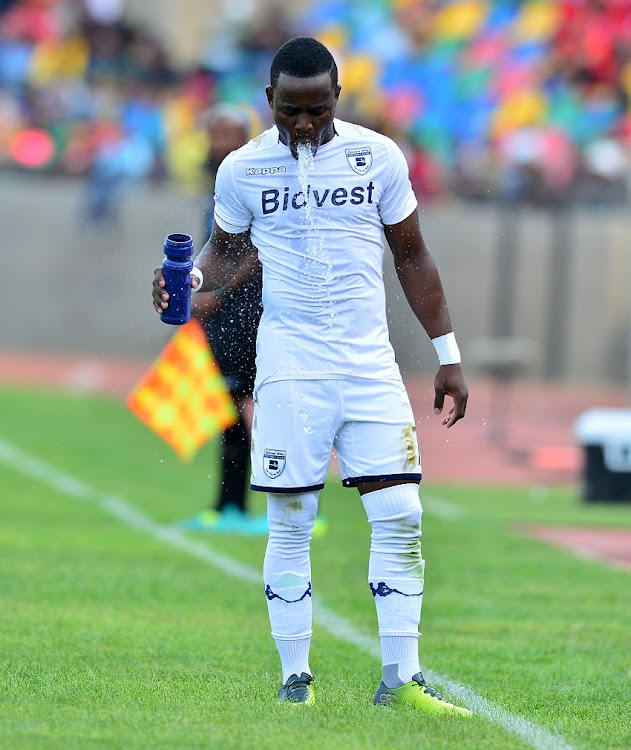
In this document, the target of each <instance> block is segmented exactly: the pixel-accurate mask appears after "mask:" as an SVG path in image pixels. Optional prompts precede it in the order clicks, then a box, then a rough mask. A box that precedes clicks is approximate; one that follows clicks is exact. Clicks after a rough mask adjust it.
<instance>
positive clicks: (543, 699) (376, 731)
mask: <svg viewBox="0 0 631 750" xmlns="http://www.w3.org/2000/svg"><path fill="white" fill-rule="evenodd" d="M0 415H1V417H0V438H3V439H5V440H8V441H10V442H11V443H12V444H13V445H14V446H16V447H18V448H19V449H21V450H22V451H24V452H26V453H28V454H29V455H31V456H33V457H36V458H38V459H40V460H43V461H45V462H46V463H48V464H50V465H53V466H55V467H56V468H58V469H59V470H61V471H63V472H64V473H66V474H70V475H72V476H74V477H76V478H78V479H80V480H81V481H82V482H84V483H85V484H86V485H88V486H90V487H92V488H94V489H96V490H98V491H99V492H107V493H112V494H115V495H117V496H119V497H121V498H123V499H124V500H125V501H126V502H128V503H129V504H131V505H133V506H134V507H135V508H137V509H139V510H141V511H142V512H143V513H144V514H145V515H147V516H150V517H151V518H152V519H154V520H156V521H158V522H161V523H167V524H168V523H171V522H172V521H173V520H174V519H177V518H181V517H184V516H186V515H189V514H192V513H194V512H196V511H197V510H199V509H200V507H201V506H202V505H203V504H205V502H206V501H207V499H208V496H209V494H210V493H211V491H212V490H213V488H214V487H215V481H214V476H215V473H216V462H215V451H216V445H210V446H206V447H205V448H204V449H203V450H202V451H201V452H200V454H199V455H198V457H197V458H196V460H195V462H194V463H193V465H192V466H183V465H182V464H180V463H179V461H178V460H177V459H176V458H175V457H174V455H173V454H172V453H171V452H170V450H169V449H168V448H167V447H166V446H165V445H164V444H163V443H162V442H161V441H160V440H159V439H158V438H156V437H155V436H153V435H152V434H151V433H150V432H149V431H148V430H147V429H146V428H145V427H144V426H143V425H141V424H139V423H138V422H137V421H136V420H135V419H134V418H133V417H132V416H131V415H130V414H129V413H128V412H127V411H126V409H125V407H124V406H123V405H122V404H120V403H118V402H115V401H110V400H107V399H98V398H93V397H84V396H73V395H62V394H51V393H45V392H26V391H24V392H21V391H18V390H3V391H0ZM209 477H210V479H209ZM423 491H424V492H426V493H429V494H431V495H435V496H437V497H440V498H443V499H444V500H447V501H449V502H450V503H453V504H454V505H457V506H458V507H459V508H460V509H461V510H462V511H463V515H462V517H460V518H458V519H457V520H456V521H451V522H445V521H443V520H441V519H440V518H438V517H436V516H432V515H431V513H430V512H429V511H428V512H427V513H426V516H425V518H424V521H423V528H424V534H423V554H424V557H425V559H426V561H427V573H426V597H425V602H424V605H423V620H422V628H421V629H422V632H423V637H422V639H421V654H422V662H423V664H424V665H425V666H426V667H428V668H430V669H432V670H434V671H435V672H438V673H440V674H443V675H446V676H448V677H450V678H451V679H452V680H455V681H458V682H460V683H462V684H465V685H468V686H470V687H471V688H472V689H473V690H475V691H476V692H477V693H478V694H479V695H481V696H483V697H485V698H487V699H489V700H490V701H492V702H493V703H495V704H496V705H498V706H500V707H501V708H503V709H505V710H507V711H509V712H511V713H513V714H515V715H519V716H521V717H523V718H525V719H526V720H528V721H531V722H535V723H537V724H539V725H541V726H543V727H545V728H546V729H548V730H549V731H551V732H560V734H561V735H562V736H563V737H564V738H565V739H566V740H567V741H568V742H569V743H571V744H573V745H575V746H577V747H582V748H607V749H609V748H628V747H630V746H631V724H630V721H629V718H628V706H629V703H630V702H631V689H630V684H631V657H630V653H631V651H630V649H629V645H630V633H631V607H629V591H630V590H631V574H630V573H628V572H625V571H620V570H615V569H613V568H609V567H607V566H606V565H604V564H600V563H593V562H586V561H582V560H579V559H576V558H574V557H572V556H571V555H570V554H568V553H566V552H564V551H562V550H558V549H555V548H553V547H550V546H548V545H545V544H542V543H539V542H537V541H535V540H532V539H529V538H525V537H523V536H521V535H520V534H519V533H517V532H516V531H515V525H516V524H518V523H523V522H537V523H563V524H586V525H590V524H591V525H601V526H618V527H627V528H628V527H630V526H631V507H629V506H614V507H611V506H602V505H589V506H588V505H584V504H582V503H581V502H580V501H579V500H578V499H577V497H576V495H577V492H576V490H575V489H573V488H568V489H565V490H559V489H550V488H534V489H531V488H524V489H514V488H511V489H508V488H497V487H493V488H490V487H466V488H463V487H437V486H433V487H430V486H427V487H423ZM252 500H253V504H254V506H255V509H257V510H259V511H260V510H262V507H263V497H262V496H261V495H253V496H252ZM428 507H431V504H429V503H428ZM322 508H323V511H324V513H325V515H326V516H327V518H328V520H329V522H330V531H329V534H328V535H327V536H326V537H324V538H321V539H318V540H315V541H314V543H313V549H312V557H313V571H314V573H313V580H314V588H315V589H316V591H317V592H318V593H319V594H320V595H321V598H322V600H323V601H324V603H325V604H326V605H327V606H328V607H329V608H330V609H333V610H334V611H335V612H336V613H337V614H339V615H341V616H343V617H345V618H346V619H347V620H348V621H349V622H350V623H352V624H353V625H354V626H355V627H356V628H357V629H359V630H361V631H362V632H364V633H366V634H374V633H375V631H376V621H375V614H374V604H373V601H372V597H371V596H370V593H369V591H368V588H367V584H366V569H367V555H368V543H369V527H368V524H367V523H366V520H365V517H364V514H363V510H362V508H361V503H360V502H359V498H358V496H357V494H356V493H355V492H354V491H352V490H343V489H341V488H340V487H339V486H338V484H337V483H335V482H330V483H329V484H328V485H327V487H326V489H325V491H324V493H323V497H322ZM0 519H1V522H0V571H1V573H0V747H7V748H29V749H30V748H46V749H48V748H64V749H67V748H72V749H73V750H74V748H92V747H98V748H126V749H129V748H242V747H244V746H247V747H249V748H253V749H256V750H258V748H277V747H281V746H282V747H285V746H291V745H292V744H293V743H296V744H298V746H300V747H301V748H306V749H307V750H309V749H311V748H318V750H328V749H329V748H330V749H331V750H334V749H335V750H337V749H338V748H344V749H346V748H349V749H350V748H358V749H359V748H362V749H363V748H365V747H367V746H368V747H371V748H372V749H373V750H377V749H381V748H384V749H385V748H388V749H389V748H395V749H398V748H401V749H403V748H416V747H419V746H428V745H430V744H431V747H432V748H488V747H498V748H522V747H528V746H529V745H527V744H526V743H525V742H524V741H523V740H520V739H518V738H516V737H515V736H514V735H511V734H509V733H508V732H507V731H506V730H505V729H503V728H501V727H500V726H498V725H497V724H495V723H493V722H491V721H488V720H487V719H485V718H484V717H482V716H476V717H474V719H473V720H472V721H463V720H461V719H458V718H449V719H436V718H433V717H428V716H418V715H416V714H414V713H413V712H412V711H408V710H400V711H394V710H380V709H375V708H373V707H372V706H371V705H370V697H371V695H372V692H373V690H374V688H375V685H376V682H377V681H378V679H379V664H378V662H377V660H376V659H375V658H374V657H373V656H371V655H369V654H366V653H365V652H363V651H361V650H360V649H359V648H357V647H356V646H353V645H352V644H350V643H348V642H346V641H344V640H341V639H339V638H335V637H333V636H331V635H329V634H328V633H327V632H325V631H324V630H323V629H322V628H319V627H318V626H316V627H315V629H314V631H315V632H314V638H313V649H312V667H313V668H314V671H315V672H316V676H317V694H318V703H317V705H316V706H314V707H312V708H309V709H308V710H304V709H303V708H302V707H300V708H297V707H288V706H280V705H278V704H277V703H276V701H275V694H276V690H277V689H278V684H279V668H278V657H277V655H276V652H275V649H274V645H273V642H272V640H271V637H270V636H269V624H268V622H267V609H266V605H265V598H264V596H263V594H262V587H259V586H256V585H254V584H252V583H250V582H246V581H242V580H239V579H236V578H233V577H231V576H228V575H226V574H224V573H222V572H221V571H219V570H217V569H215V568H213V567H211V566H209V565H208V564H207V563H204V562H202V561H201V560H199V559H197V558H195V557H192V556H190V555H187V554H186V553H185V552H182V551H179V550H177V549H174V548H173V547H170V546H168V545H166V544H164V543H163V542H160V541H158V540H156V539H154V538H152V537H150V536H149V535H147V534H144V533H142V532H141V531H138V530H135V529H133V528H130V527H128V526H126V525H124V524H123V523H122V522H120V521H118V520H117V519H115V518H114V517H112V516H111V515H108V514H107V513H105V512H104V510H103V509H102V508H100V507H99V506H98V505H96V504H91V503H90V502H85V501H81V500H77V499H72V498H71V497H68V496H67V495H65V494H63V493H62V492H60V491H57V490H54V489H52V488H51V487H50V486H48V485H46V484H44V483H42V482H40V481H37V480H35V479H28V478H26V477H25V476H24V475H23V474H21V473H20V472H18V471H15V470H13V469H11V468H9V467H8V466H6V465H5V464H3V463H0ZM192 538H193V537H192ZM194 538H195V539H196V540H198V541H201V542H202V543H203V544H205V545H207V546H209V547H211V548H212V549H213V550H214V551H216V552H219V553H221V554H224V555H227V556H230V557H232V558H234V559H236V560H238V561H241V562H244V563H246V564H247V565H249V566H250V567H253V568H256V569H260V568H261V564H262V558H263V553H264V546H265V542H264V540H263V539H260V538H251V539H248V538H240V537H201V538H200V537H199V536H196V537H194Z"/></svg>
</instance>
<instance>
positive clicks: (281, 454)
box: [263, 448, 287, 479]
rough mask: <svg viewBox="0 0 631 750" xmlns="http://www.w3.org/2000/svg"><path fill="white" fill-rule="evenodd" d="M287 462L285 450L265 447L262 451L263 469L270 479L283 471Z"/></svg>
mask: <svg viewBox="0 0 631 750" xmlns="http://www.w3.org/2000/svg"><path fill="white" fill-rule="evenodd" d="M286 463H287V451H278V450H274V449H273V448H266V449H265V450H264V451H263V471H264V472H265V473H266V474H267V476H268V477H269V478H270V479H276V477H279V476H280V475H281V474H282V473H283V471H285V464H286Z"/></svg>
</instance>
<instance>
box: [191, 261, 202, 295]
mask: <svg viewBox="0 0 631 750" xmlns="http://www.w3.org/2000/svg"><path fill="white" fill-rule="evenodd" d="M191 276H195V277H196V278H197V279H198V280H199V284H198V285H197V286H196V287H195V288H194V289H193V288H192V287H191V291H193V292H199V290H200V289H201V288H202V285H203V283H204V274H203V273H202V272H201V270H200V269H199V268H197V266H193V268H192V270H191Z"/></svg>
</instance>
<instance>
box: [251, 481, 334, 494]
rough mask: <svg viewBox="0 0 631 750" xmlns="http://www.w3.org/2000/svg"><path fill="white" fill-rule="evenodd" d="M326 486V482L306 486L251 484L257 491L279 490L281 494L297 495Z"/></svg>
mask: <svg viewBox="0 0 631 750" xmlns="http://www.w3.org/2000/svg"><path fill="white" fill-rule="evenodd" d="M323 488H324V482H322V484H309V485H307V486H306V487H265V486H263V485H261V484H250V489H252V490H254V491H255V492H278V493H280V494H293V495H296V494H298V493H299V492H314V491H315V490H321V489H323Z"/></svg>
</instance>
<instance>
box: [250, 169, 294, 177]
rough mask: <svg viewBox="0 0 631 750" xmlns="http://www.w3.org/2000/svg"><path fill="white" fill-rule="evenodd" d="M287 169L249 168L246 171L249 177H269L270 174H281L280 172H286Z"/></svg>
mask: <svg viewBox="0 0 631 750" xmlns="http://www.w3.org/2000/svg"><path fill="white" fill-rule="evenodd" d="M286 171H287V167H248V168H247V169H246V170H245V174H246V176H247V177H252V176H254V175H268V174H279V172H286Z"/></svg>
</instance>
